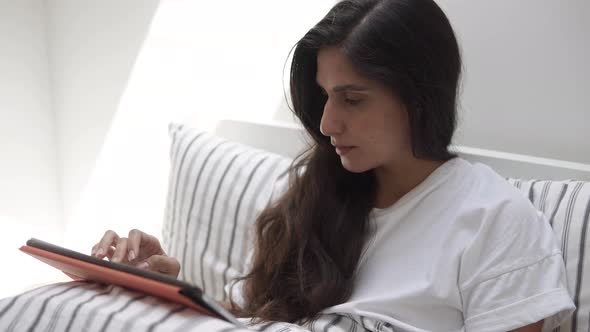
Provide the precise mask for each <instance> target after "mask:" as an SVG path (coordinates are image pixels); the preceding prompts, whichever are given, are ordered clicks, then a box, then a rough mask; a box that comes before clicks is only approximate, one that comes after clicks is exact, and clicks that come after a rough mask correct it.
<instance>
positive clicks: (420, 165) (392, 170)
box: [375, 158, 444, 209]
mask: <svg viewBox="0 0 590 332" xmlns="http://www.w3.org/2000/svg"><path fill="white" fill-rule="evenodd" d="M442 164H444V161H432V160H423V159H415V158H411V159H407V162H398V163H395V164H391V165H388V166H382V167H380V168H377V169H375V175H376V177H377V197H376V201H375V207H376V208H380V209H382V208H386V207H389V206H391V205H393V204H394V203H395V202H397V201H398V200H399V199H400V198H402V197H403V196H404V195H405V194H407V193H408V192H410V191H411V190H412V189H414V188H415V187H416V186H418V185H419V184H420V183H422V181H424V180H425V179H426V178H427V177H428V176H429V175H430V174H432V172H434V170H436V169H437V168H438V167H439V166H440V165H442Z"/></svg>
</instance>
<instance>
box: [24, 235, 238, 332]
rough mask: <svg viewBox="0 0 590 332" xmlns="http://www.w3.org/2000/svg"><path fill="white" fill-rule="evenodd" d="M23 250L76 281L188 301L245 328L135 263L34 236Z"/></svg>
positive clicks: (196, 292) (193, 292)
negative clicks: (79, 249)
mask: <svg viewBox="0 0 590 332" xmlns="http://www.w3.org/2000/svg"><path fill="white" fill-rule="evenodd" d="M20 250H21V251H23V252H25V253H27V254H29V255H31V256H33V257H35V258H37V259H39V260H41V261H43V262H45V263H47V264H49V265H51V266H53V267H55V268H57V269H60V270H62V271H63V272H64V273H65V274H67V275H68V276H70V277H71V278H72V279H74V280H90V281H96V282H100V283H105V284H113V285H118V286H122V287H126V288H130V289H133V290H136V291H140V292H143V293H147V294H150V295H154V296H157V297H161V298H164V299H166V300H169V301H172V302H176V303H180V304H184V305H186V306H188V307H190V308H192V309H194V310H196V311H198V312H200V313H202V314H205V315H208V316H213V317H217V318H220V319H223V320H225V321H228V322H230V323H233V324H236V325H238V326H240V327H244V324H243V323H241V322H240V321H239V320H237V319H236V317H235V316H234V315H232V314H231V313H230V312H229V311H227V310H226V309H225V308H224V307H222V306H221V305H220V304H219V303H217V302H216V301H215V300H213V299H210V298H209V297H207V296H206V295H205V294H204V293H203V291H202V290H201V289H200V288H199V287H197V286H194V285H191V284H189V283H187V282H184V281H180V280H177V279H175V278H172V277H169V276H166V275H163V274H160V273H157V272H153V271H147V270H143V269H139V268H136V267H134V266H131V265H126V264H121V263H114V262H110V261H107V260H103V259H99V258H97V257H94V256H90V255H86V254H82V253H79V252H77V251H73V250H70V249H66V248H62V247H60V246H57V245H54V244H51V243H48V242H45V241H41V240H38V239H35V238H32V239H30V240H28V241H27V244H26V245H25V246H22V247H20Z"/></svg>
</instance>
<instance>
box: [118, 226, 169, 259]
mask: <svg viewBox="0 0 590 332" xmlns="http://www.w3.org/2000/svg"><path fill="white" fill-rule="evenodd" d="M127 245H128V247H129V255H128V259H129V261H134V260H142V259H144V258H147V257H150V256H152V255H162V254H164V251H163V250H162V246H160V241H158V239H157V238H156V237H155V236H152V235H149V234H146V233H144V232H142V231H140V230H139V229H132V230H131V231H130V232H129V238H128V244H127Z"/></svg>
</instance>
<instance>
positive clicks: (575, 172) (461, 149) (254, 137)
mask: <svg viewBox="0 0 590 332" xmlns="http://www.w3.org/2000/svg"><path fill="white" fill-rule="evenodd" d="M215 132H216V134H217V135H219V136H221V137H224V138H227V139H229V140H232V141H238V142H242V143H244V144H248V145H250V146H253V147H256V148H260V149H264V150H267V151H271V152H274V153H278V154H281V155H284V156H287V157H291V158H293V157H295V156H296V155H297V154H298V153H299V152H300V151H302V150H303V149H304V148H305V146H306V133H305V131H304V130H303V129H302V128H301V127H300V126H298V125H294V124H289V123H284V122H274V123H255V122H248V121H236V120H222V121H220V122H219V124H218V126H217V128H216V129H215ZM451 149H452V150H453V151H455V152H456V153H457V154H458V155H459V156H461V157H462V158H464V159H466V160H469V161H472V162H480V163H484V164H487V165H489V166H490V167H492V168H493V169H494V170H495V171H496V172H498V173H499V174H501V175H503V176H505V177H513V178H522V179H542V180H566V179H572V180H584V181H590V165H587V164H581V163H575V162H569V161H563V160H557V159H548V158H540V157H534V156H529V155H522V154H515V153H508V152H502V151H494V150H486V149H478V148H472V147H467V146H453V147H452V148H451Z"/></svg>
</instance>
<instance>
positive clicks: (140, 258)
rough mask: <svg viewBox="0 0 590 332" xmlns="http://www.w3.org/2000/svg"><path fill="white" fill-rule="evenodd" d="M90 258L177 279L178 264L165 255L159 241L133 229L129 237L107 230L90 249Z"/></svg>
mask: <svg viewBox="0 0 590 332" xmlns="http://www.w3.org/2000/svg"><path fill="white" fill-rule="evenodd" d="M92 256H95V257H98V258H100V259H103V258H105V257H107V258H108V259H109V260H110V261H111V262H116V263H123V264H129V265H133V266H136V267H138V268H140V269H145V270H150V271H155V272H159V273H162V274H165V275H168V276H171V277H174V278H176V277H178V272H180V263H179V262H178V261H177V260H176V259H175V258H174V257H169V256H167V255H166V253H165V252H164V250H163V249H162V246H161V245H160V241H158V239H157V238H156V237H154V236H152V235H149V234H146V233H144V232H142V231H140V230H137V229H133V230H131V231H130V232H129V237H119V235H117V233H115V232H113V231H111V230H108V231H106V232H105V233H104V236H103V237H102V239H101V240H100V242H99V243H97V244H95V245H94V246H93V247H92Z"/></svg>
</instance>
